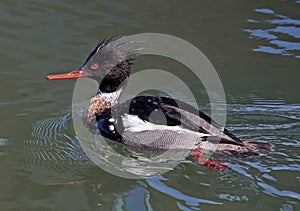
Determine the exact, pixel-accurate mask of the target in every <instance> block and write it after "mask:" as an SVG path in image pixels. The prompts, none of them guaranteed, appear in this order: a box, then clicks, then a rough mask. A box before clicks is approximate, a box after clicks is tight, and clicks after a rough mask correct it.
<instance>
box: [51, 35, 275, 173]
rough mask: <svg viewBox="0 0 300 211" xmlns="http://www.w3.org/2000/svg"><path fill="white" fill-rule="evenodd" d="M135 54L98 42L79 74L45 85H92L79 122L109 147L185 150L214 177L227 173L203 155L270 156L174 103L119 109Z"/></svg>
mask: <svg viewBox="0 0 300 211" xmlns="http://www.w3.org/2000/svg"><path fill="white" fill-rule="evenodd" d="M140 50H141V49H132V48H128V47H126V45H124V44H122V43H116V42H113V40H112V39H104V40H102V41H100V42H99V43H98V44H97V46H96V47H95V48H94V49H93V50H92V51H91V52H90V54H89V55H88V56H87V58H86V59H85V60H84V62H83V64H82V65H81V66H80V67H79V68H77V69H76V70H73V71H71V72H68V73H62V74H53V75H47V76H46V79H47V80H59V79H77V78H91V79H94V80H96V81H97V82H98V84H99V88H98V90H97V92H96V94H95V95H94V96H92V97H91V98H90V100H89V101H88V103H87V105H86V107H85V108H84V109H83V115H82V121H83V123H84V125H85V126H86V127H87V128H88V129H89V130H90V131H91V132H93V133H94V132H99V133H100V134H101V135H102V136H103V137H105V138H107V139H110V140H112V141H117V142H120V143H123V144H125V145H129V146H132V147H140V148H146V149H147V148H155V149H165V150H167V149H190V150H191V152H192V155H193V159H194V160H195V161H196V162H198V163H200V164H202V165H204V166H206V167H208V168H211V169H215V170H218V171H224V170H227V169H230V167H229V166H227V165H225V164H224V163H222V162H217V161H214V160H209V159H204V158H203V150H212V149H214V153H216V154H219V155H222V156H227V157H233V158H246V157H250V156H260V155H264V154H267V153H269V152H271V151H272V144H270V143H265V142H258V141H254V140H242V139H240V138H239V137H237V136H236V135H234V134H233V133H232V132H230V131H229V130H228V129H226V128H223V127H222V126H220V124H218V123H217V122H215V121H214V120H212V119H211V118H210V117H209V116H208V115H206V114H205V113H204V112H202V111H200V110H198V109H197V108H195V107H193V106H191V105H190V104H188V103H185V102H183V101H180V100H178V99H173V98H170V97H163V96H148V95H145V96H140V95H139V96H135V97H134V98H131V99H128V100H126V101H125V102H122V103H120V102H119V99H120V96H121V94H122V92H123V90H124V88H125V87H126V84H127V80H128V78H129V77H130V72H131V67H132V66H133V64H134V61H135V60H136V59H137V57H138V55H139V51H140ZM155 117H156V118H155Z"/></svg>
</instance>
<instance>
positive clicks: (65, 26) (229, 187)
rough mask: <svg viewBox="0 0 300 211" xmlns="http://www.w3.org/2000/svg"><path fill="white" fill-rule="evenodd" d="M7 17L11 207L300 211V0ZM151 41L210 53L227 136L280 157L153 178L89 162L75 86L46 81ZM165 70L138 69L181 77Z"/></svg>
mask: <svg viewBox="0 0 300 211" xmlns="http://www.w3.org/2000/svg"><path fill="white" fill-rule="evenodd" d="M0 11H1V13H0V45H1V51H0V65H1V69H0V96H1V98H0V115H1V120H0V168H1V171H0V187H1V189H0V190H1V191H0V207H1V210H23V209H38V210H39V209H43V210H91V209H95V210H224V209H225V210H242V209H243V210H284V211H290V210H299V209H300V206H299V200H300V163H299V161H300V154H299V152H300V150H299V144H300V141H299V139H300V130H299V125H300V121H299V119H300V114H299V113H300V104H299V103H300V97H299V87H300V85H299V78H300V72H299V70H300V2H299V1H292V0H290V1H275V0H272V1H270V0H268V1H265V0H263V1H261V0H260V1H255V0H253V1H245V0H243V1H215V0H213V1H196V0H195V1H188V2H184V1H168V0H167V1H108V0H102V1H80V0H72V1H70V0H64V1H57V0H53V1H34V0H30V1H29V0H27V1H14V0H10V1H7V0H2V1H1V2H0ZM144 32H157V33H165V34H170V35H174V36H177V37H180V38H182V39H184V40H187V41H188V42H190V43H192V44H193V45H195V46H197V47H198V48H199V49H201V50H202V51H203V52H204V53H205V55H206V56H207V57H208V58H209V60H210V61H211V62H212V63H213V65H214V66H215V68H216V70H217V72H218V74H219V76H220V78H221V80H222V82H223V86H224V89H225V92H226V97H227V102H228V121H227V127H228V128H229V129H231V130H232V131H233V132H234V133H236V134H237V135H238V136H240V137H242V138H253V139H255V140H261V141H265V142H269V143H272V144H274V146H275V150H274V152H273V153H272V154H269V155H267V156H264V157H259V158H248V159H243V160H237V159H230V158H222V160H225V161H227V162H228V163H229V164H230V166H232V167H233V170H231V171H228V172H225V173H219V172H215V171H212V170H209V169H206V168H204V167H203V166H200V165H198V164H196V163H193V162H189V163H182V164H180V165H178V166H177V167H176V168H175V169H174V170H172V171H169V172H168V173H166V174H164V175H161V176H156V177H153V178H150V179H145V180H129V179H124V178H118V177H116V176H113V175H110V174H108V173H106V172H105V171H103V170H102V169H100V168H99V167H97V166H95V165H94V164H93V163H92V162H91V161H89V159H88V158H87V157H86V156H85V154H84V152H83V151H82V150H81V148H80V145H79V144H78V142H77V140H76V138H75V132H74V129H73V127H72V121H71V119H70V114H69V112H70V110H71V107H70V106H71V102H72V92H73V87H74V84H75V81H72V80H68V81H51V82H49V81H46V80H45V79H44V76H45V75H47V74H50V73H58V72H64V71H67V70H71V69H73V68H76V67H77V66H79V65H80V64H81V62H82V61H83V59H84V58H85V56H86V54H87V53H88V52H89V50H90V49H91V48H92V47H93V46H94V45H95V44H96V43H97V42H98V40H100V39H103V38H106V37H110V36H113V35H130V34H135V33H144ZM155 61H156V60H155V58H154V59H153V58H152V59H149V60H147V59H145V60H143V61H142V62H141V63H140V64H139V65H140V66H143V68H154V67H157V68H160V69H164V68H166V69H168V68H169V69H173V70H174V71H180V68H181V67H178V66H176V65H175V64H172V63H170V64H169V63H165V62H164V61H163V60H159V59H158V60H157V61H156V62H155ZM167 64H169V65H167ZM185 80H186V81H188V83H189V84H191V86H192V89H193V91H194V92H195V93H197V92H199V93H202V92H203V89H202V87H201V86H200V85H199V84H197V83H198V81H195V79H194V78H193V77H189V76H186V77H185ZM207 103H208V102H207V101H205V100H202V101H201V100H199V105H200V107H202V108H203V109H204V110H205V111H206V110H207V108H208V107H209V105H208V104H207ZM73 180H79V181H80V184H74V185H47V183H49V182H64V181H73ZM95 184H99V185H95Z"/></svg>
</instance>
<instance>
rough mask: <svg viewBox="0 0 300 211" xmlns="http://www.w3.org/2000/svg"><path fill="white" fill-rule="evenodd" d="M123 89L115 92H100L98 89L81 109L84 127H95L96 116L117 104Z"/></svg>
mask: <svg viewBox="0 0 300 211" xmlns="http://www.w3.org/2000/svg"><path fill="white" fill-rule="evenodd" d="M122 91H123V89H122V88H120V89H118V90H116V91H115V92H110V93H107V92H102V91H101V90H98V92H97V94H96V95H95V96H94V97H92V98H91V99H90V100H89V102H88V104H87V106H86V107H85V109H84V111H83V122H84V124H85V125H86V127H89V128H93V127H97V124H96V116H97V115H101V113H102V112H103V111H104V110H106V109H110V108H111V107H113V106H114V105H116V104H118V101H119V98H120V95H121V93H122Z"/></svg>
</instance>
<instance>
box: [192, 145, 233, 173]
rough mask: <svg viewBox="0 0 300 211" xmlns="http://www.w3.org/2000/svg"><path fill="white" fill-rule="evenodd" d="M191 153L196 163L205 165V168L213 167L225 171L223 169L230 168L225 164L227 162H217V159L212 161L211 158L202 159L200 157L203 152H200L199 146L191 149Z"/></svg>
mask: <svg viewBox="0 0 300 211" xmlns="http://www.w3.org/2000/svg"><path fill="white" fill-rule="evenodd" d="M192 153H193V158H194V160H195V161H196V162H197V163H200V164H201V165H204V166H206V167H207V168H210V169H214V170H216V171H225V170H229V169H231V167H230V166H227V165H226V164H227V163H223V162H217V161H213V160H203V159H202V156H203V153H202V151H201V149H199V148H197V149H192Z"/></svg>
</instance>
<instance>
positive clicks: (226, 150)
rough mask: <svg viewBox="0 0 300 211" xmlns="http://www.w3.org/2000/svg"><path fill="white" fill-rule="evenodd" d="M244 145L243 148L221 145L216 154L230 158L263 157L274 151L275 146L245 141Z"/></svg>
mask: <svg viewBox="0 0 300 211" xmlns="http://www.w3.org/2000/svg"><path fill="white" fill-rule="evenodd" d="M243 144H244V145H243V146H237V145H236V146H232V145H231V146H226V144H225V145H223V144H221V143H220V144H219V146H218V148H217V150H216V152H217V153H218V154H222V155H226V156H230V157H236V158H245V157H250V156H261V155H265V154H268V153H270V152H272V151H273V145H272V144H270V143H263V142H256V141H252V140H243Z"/></svg>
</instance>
